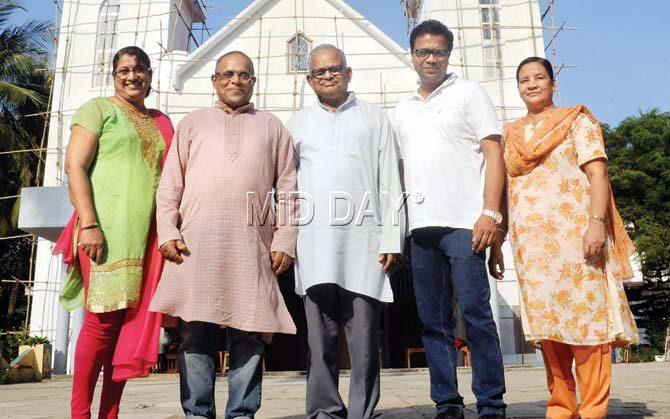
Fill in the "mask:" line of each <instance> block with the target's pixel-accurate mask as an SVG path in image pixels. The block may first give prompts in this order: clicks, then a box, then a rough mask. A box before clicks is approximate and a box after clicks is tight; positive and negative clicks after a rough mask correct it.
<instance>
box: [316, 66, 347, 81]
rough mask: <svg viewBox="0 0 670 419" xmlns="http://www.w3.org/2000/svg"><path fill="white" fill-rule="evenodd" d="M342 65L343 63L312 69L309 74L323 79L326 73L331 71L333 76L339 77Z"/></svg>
mask: <svg viewBox="0 0 670 419" xmlns="http://www.w3.org/2000/svg"><path fill="white" fill-rule="evenodd" d="M342 67H343V66H341V65H333V66H330V67H322V68H315V69H314V70H312V71H310V72H309V74H310V75H311V76H312V77H314V78H315V79H322V78H324V77H326V73H330V75H331V76H334V77H337V76H339V75H341V74H342V70H343V68H342Z"/></svg>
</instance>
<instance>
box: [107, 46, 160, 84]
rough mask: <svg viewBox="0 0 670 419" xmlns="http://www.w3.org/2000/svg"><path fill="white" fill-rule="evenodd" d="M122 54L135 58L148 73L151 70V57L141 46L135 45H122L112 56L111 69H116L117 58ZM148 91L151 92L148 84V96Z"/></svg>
mask: <svg viewBox="0 0 670 419" xmlns="http://www.w3.org/2000/svg"><path fill="white" fill-rule="evenodd" d="M122 55H130V56H131V57H135V58H137V62H138V63H139V64H140V65H142V66H143V67H145V68H146V69H147V70H148V71H149V73H151V72H152V70H151V59H150V58H149V55H147V53H146V52H144V50H143V49H142V48H140V47H136V46H129V47H124V48H121V49H120V50H118V51H116V54H114V58H112V71H116V66H117V65H118V64H119V60H120V59H121V56H122ZM149 93H151V85H149V89H148V90H147V96H149ZM145 97H146V96H145Z"/></svg>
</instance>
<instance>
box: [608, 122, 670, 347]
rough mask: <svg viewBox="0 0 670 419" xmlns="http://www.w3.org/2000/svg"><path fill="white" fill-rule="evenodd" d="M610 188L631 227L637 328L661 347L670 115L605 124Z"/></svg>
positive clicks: (669, 305) (669, 220) (669, 238)
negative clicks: (640, 279) (637, 271)
mask: <svg viewBox="0 0 670 419" xmlns="http://www.w3.org/2000/svg"><path fill="white" fill-rule="evenodd" d="M604 134H605V137H606V144H607V153H608V156H609V159H610V161H609V168H610V177H611V180H612V189H613V192H614V197H615V199H616V202H617V207H618V208H619V211H620V212H621V216H622V217H623V219H624V220H625V221H626V223H628V225H629V227H630V232H631V236H632V238H633V240H634V242H635V247H636V249H637V251H638V254H639V258H640V263H641V269H642V274H643V276H644V284H643V286H642V287H640V288H638V289H632V290H630V291H629V299H630V300H631V303H632V307H633V309H634V312H635V314H636V315H637V316H639V317H640V320H641V321H640V322H639V323H640V326H641V327H644V328H646V331H647V334H648V336H649V338H650V341H651V344H652V346H654V347H655V348H657V349H658V350H662V349H663V346H664V343H665V332H666V329H667V327H668V322H670V113H669V112H660V111H658V110H653V111H651V112H647V113H641V114H640V115H639V116H635V117H629V118H627V119H625V120H624V121H622V122H621V123H620V124H619V125H618V126H617V127H616V128H615V129H610V128H609V127H607V126H605V127H604Z"/></svg>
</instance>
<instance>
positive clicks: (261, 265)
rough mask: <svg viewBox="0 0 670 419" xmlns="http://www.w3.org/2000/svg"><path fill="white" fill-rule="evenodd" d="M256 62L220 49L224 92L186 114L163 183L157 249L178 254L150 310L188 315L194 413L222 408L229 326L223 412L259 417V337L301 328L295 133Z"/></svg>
mask: <svg viewBox="0 0 670 419" xmlns="http://www.w3.org/2000/svg"><path fill="white" fill-rule="evenodd" d="M253 74H254V69H253V64H252V62H251V60H250V59H249V57H247V56H246V55H244V54H243V53H241V52H232V53H228V54H225V55H224V56H222V57H221V58H219V60H218V61H217V65H216V73H215V74H214V75H212V84H213V86H214V88H215V90H216V92H217V95H218V97H219V101H218V102H217V104H216V106H215V107H214V108H211V109H202V110H197V111H194V112H191V113H190V114H189V115H187V116H186V117H185V118H184V120H183V121H182V122H181V123H180V124H179V126H178V127H177V131H176V133H175V137H174V139H173V144H172V148H171V150H170V153H169V154H168V157H167V160H166V162H165V167H164V169H163V175H162V177H161V180H160V184H159V186H158V193H157V195H156V203H157V214H156V218H157V226H158V227H157V228H158V239H159V243H161V252H162V253H163V255H164V256H165V258H166V259H168V260H169V261H171V262H173V263H167V264H166V265H165V269H164V271H163V277H162V280H161V282H160V284H159V286H158V290H157V291H156V294H155V296H154V299H153V302H152V305H151V310H152V311H158V312H162V313H165V314H169V315H171V316H174V317H178V318H179V319H180V322H179V324H180V325H179V328H180V333H181V335H182V340H183V342H182V345H181V347H180V349H179V352H178V364H179V372H180V388H181V401H182V407H183V408H184V412H185V414H186V417H205V418H214V417H216V411H215V407H214V379H215V369H214V365H215V361H214V357H215V354H216V335H217V332H218V331H219V330H220V329H221V327H226V328H227V332H228V338H227V344H228V352H229V356H230V372H229V375H228V380H229V398H228V404H227V406H226V418H228V417H242V418H246V417H248V418H252V417H253V416H254V414H255V413H256V411H257V410H258V409H259V408H260V393H261V378H262V359H263V354H264V349H265V347H264V345H265V342H264V341H263V339H262V337H263V336H264V335H267V334H269V333H277V332H278V333H290V334H293V333H295V325H294V324H293V321H292V319H291V316H290V314H289V312H288V310H287V308H286V305H285V304H284V300H283V297H282V295H281V293H280V290H279V286H278V283H277V275H278V274H280V273H281V272H283V271H285V270H286V269H287V268H288V267H289V266H290V265H291V263H292V262H293V258H294V257H295V244H296V237H297V229H296V227H295V226H292V225H290V223H289V222H288V221H289V220H293V219H295V217H294V213H295V211H296V208H295V204H296V202H295V201H296V200H295V199H293V200H292V199H291V198H292V197H294V196H295V194H291V193H289V192H292V191H295V190H296V165H295V161H294V157H293V145H292V141H291V137H290V135H289V133H288V131H287V130H286V128H285V127H284V126H283V125H282V123H281V122H280V121H279V119H277V118H276V117H275V116H273V115H272V114H270V113H267V112H261V111H257V110H255V109H254V107H253V104H251V103H250V102H249V100H250V99H251V96H252V94H253V86H254V83H255V80H256V79H255V77H254V76H253ZM273 188H274V194H273ZM267 197H270V198H274V200H275V208H276V213H275V212H274V211H273V209H271V208H269V207H270V200H269V199H268V200H267V201H266V198H267ZM263 210H265V211H263ZM263 215H266V216H267V217H263Z"/></svg>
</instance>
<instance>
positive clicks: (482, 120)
mask: <svg viewBox="0 0 670 419" xmlns="http://www.w3.org/2000/svg"><path fill="white" fill-rule="evenodd" d="M395 128H396V133H397V135H398V141H399V145H400V153H401V158H402V160H403V165H404V175H405V188H406V190H407V191H408V192H409V193H410V196H409V197H408V199H407V203H408V204H407V211H408V217H409V228H408V231H409V232H411V230H414V229H416V228H421V227H452V228H466V229H472V228H473V226H474V224H475V222H476V221H477V219H478V218H479V216H480V215H481V213H482V209H483V204H484V166H485V161H484V155H483V154H482V150H481V148H480V145H479V142H480V141H481V140H482V139H484V138H486V137H488V136H490V135H501V133H502V128H501V124H500V122H499V121H498V116H497V115H496V112H495V109H494V107H493V103H492V102H491V99H490V98H489V96H488V94H487V93H486V91H485V90H484V88H483V87H481V86H480V85H479V84H478V83H476V82H473V81H468V80H461V79H459V78H458V77H457V76H456V75H455V74H453V73H451V74H449V75H448V76H447V79H446V80H445V81H444V83H442V85H441V86H440V87H438V88H437V89H436V90H435V91H434V92H432V93H431V94H430V96H428V97H427V98H426V99H425V100H424V99H423V98H422V97H421V95H419V94H418V93H414V94H413V95H412V96H410V97H407V98H405V99H402V100H401V101H400V102H398V104H397V105H396V108H395Z"/></svg>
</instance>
